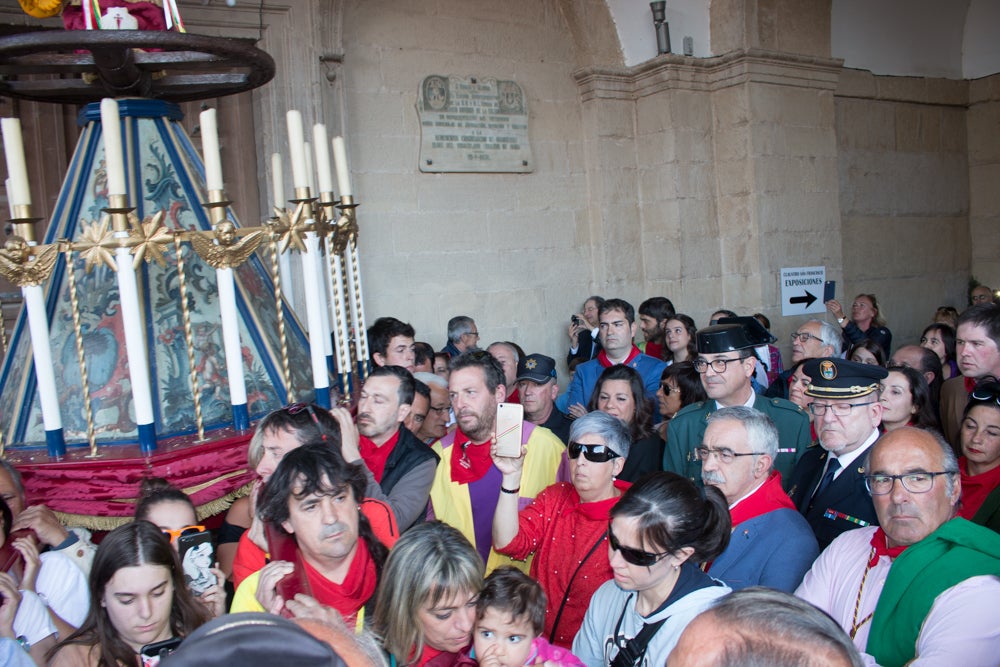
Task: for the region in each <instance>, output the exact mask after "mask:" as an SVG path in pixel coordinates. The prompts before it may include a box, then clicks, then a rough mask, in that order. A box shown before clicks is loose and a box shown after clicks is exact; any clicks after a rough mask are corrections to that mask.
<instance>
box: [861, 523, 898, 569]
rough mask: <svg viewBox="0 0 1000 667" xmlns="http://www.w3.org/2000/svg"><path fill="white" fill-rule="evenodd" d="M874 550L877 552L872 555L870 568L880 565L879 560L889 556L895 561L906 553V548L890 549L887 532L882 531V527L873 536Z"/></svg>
mask: <svg viewBox="0 0 1000 667" xmlns="http://www.w3.org/2000/svg"><path fill="white" fill-rule="evenodd" d="M872 549H874V550H875V551H874V553H873V554H872V557H871V559H869V561H868V567H875V566H876V565H878V561H879V558H881V557H882V556H888V557H889V558H892V559H893V560H895V559H896V557H897V556H899V554H901V553H903V552H904V551H906V547H905V546H904V547H890V546H889V542H888V537H887V536H886V534H885V531H884V530H882V527H881V526H879V528H878V529H877V530H876V531H875V534H874V535H872Z"/></svg>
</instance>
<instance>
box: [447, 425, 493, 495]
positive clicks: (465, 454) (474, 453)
mask: <svg viewBox="0 0 1000 667" xmlns="http://www.w3.org/2000/svg"><path fill="white" fill-rule="evenodd" d="M492 465H493V459H491V458H490V441H489V440H487V441H486V442H472V441H471V440H469V436H467V435H465V434H464V433H462V429H460V428H458V427H456V428H455V441H454V442H453V443H452V445H451V481H453V482H458V483H459V484H471V483H472V482H475V481H478V480H480V479H482V478H483V475H485V474H486V473H487V472H489V469H490V466H492Z"/></svg>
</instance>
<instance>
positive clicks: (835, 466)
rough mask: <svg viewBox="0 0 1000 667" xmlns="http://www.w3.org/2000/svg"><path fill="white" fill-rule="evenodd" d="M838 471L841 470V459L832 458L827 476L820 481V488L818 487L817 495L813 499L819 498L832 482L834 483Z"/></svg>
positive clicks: (828, 465)
mask: <svg viewBox="0 0 1000 667" xmlns="http://www.w3.org/2000/svg"><path fill="white" fill-rule="evenodd" d="M838 470H840V459H836V458H833V457H830V462H829V463H828V464H827V466H826V474H824V475H823V479H821V480H820V481H819V486H817V487H816V493H814V494H813V498H818V497H819V495H820V494H821V493H823V492H824V491H825V490H826V487H828V486H830V482H832V481H833V476H834V475H835V474H837V471H838Z"/></svg>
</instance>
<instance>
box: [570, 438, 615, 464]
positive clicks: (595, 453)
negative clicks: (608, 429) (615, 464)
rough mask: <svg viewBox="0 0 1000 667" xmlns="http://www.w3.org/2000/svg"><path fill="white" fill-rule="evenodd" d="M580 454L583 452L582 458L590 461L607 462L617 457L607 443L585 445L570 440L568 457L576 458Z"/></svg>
mask: <svg viewBox="0 0 1000 667" xmlns="http://www.w3.org/2000/svg"><path fill="white" fill-rule="evenodd" d="M580 454H583V458H585V459H587V460H588V461H590V462H591V463H607V462H608V461H610V460H611V459H616V458H618V454H616V453H615V452H614V451H613V450H612V449H611V448H610V447H608V446H607V445H585V444H582V443H579V442H570V443H569V457H570V458H571V459H578V458H580Z"/></svg>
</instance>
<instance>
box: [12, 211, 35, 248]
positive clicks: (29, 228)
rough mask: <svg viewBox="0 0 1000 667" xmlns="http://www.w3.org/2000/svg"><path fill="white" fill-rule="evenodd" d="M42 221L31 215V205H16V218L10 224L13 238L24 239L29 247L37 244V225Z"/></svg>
mask: <svg viewBox="0 0 1000 667" xmlns="http://www.w3.org/2000/svg"><path fill="white" fill-rule="evenodd" d="M39 220H41V218H39V217H35V216H33V215H32V214H31V205H30V204H15V205H14V217H12V218H11V219H10V220H9V222H10V224H11V227H12V231H13V236H19V237H21V238H22V239H24V242H25V243H27V244H28V245H34V244H35V223H36V222H38V221H39Z"/></svg>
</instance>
